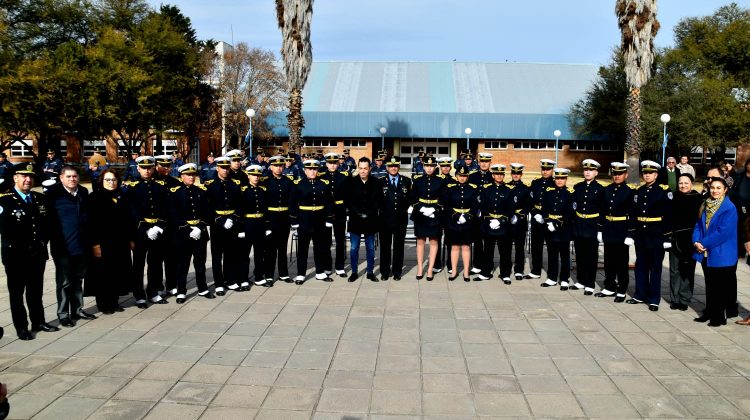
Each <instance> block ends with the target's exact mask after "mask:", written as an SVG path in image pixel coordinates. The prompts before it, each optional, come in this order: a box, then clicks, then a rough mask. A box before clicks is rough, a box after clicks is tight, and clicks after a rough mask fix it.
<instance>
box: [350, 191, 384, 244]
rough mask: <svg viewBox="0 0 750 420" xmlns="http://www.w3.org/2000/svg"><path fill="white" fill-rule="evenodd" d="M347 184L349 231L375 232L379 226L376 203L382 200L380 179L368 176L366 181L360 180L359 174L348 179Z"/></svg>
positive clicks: (378, 208) (378, 207) (366, 233)
mask: <svg viewBox="0 0 750 420" xmlns="http://www.w3.org/2000/svg"><path fill="white" fill-rule="evenodd" d="M347 186H348V188H347V193H348V194H347V196H346V207H347V209H348V211H349V232H352V233H360V234H365V235H368V234H372V233H376V232H377V231H378V228H379V227H380V223H379V220H378V217H379V216H380V214H379V213H380V211H379V210H380V206H379V205H378V203H380V202H381V201H383V190H382V187H381V180H379V179H377V178H373V177H372V176H370V177H368V178H367V182H362V179H361V178H360V177H359V176H355V177H354V178H352V179H350V180H349V183H348V184H347Z"/></svg>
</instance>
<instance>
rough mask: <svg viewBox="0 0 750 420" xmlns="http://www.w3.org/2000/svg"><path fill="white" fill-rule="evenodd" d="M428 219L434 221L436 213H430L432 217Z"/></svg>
mask: <svg viewBox="0 0 750 420" xmlns="http://www.w3.org/2000/svg"><path fill="white" fill-rule="evenodd" d="M427 217H429V218H430V219H434V218H435V213H430V215H429V216H427Z"/></svg>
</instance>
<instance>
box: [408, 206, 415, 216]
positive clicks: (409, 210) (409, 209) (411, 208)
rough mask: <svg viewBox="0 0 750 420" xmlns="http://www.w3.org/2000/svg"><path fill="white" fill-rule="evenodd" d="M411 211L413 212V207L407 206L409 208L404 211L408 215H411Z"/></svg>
mask: <svg viewBox="0 0 750 420" xmlns="http://www.w3.org/2000/svg"><path fill="white" fill-rule="evenodd" d="M413 211H414V207H412V206H409V208H408V209H406V212H407V213H409V214H411V213H412V212H413Z"/></svg>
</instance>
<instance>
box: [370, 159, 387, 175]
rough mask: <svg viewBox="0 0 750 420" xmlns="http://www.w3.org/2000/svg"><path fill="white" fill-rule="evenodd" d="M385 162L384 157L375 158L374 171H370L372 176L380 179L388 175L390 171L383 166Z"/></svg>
mask: <svg viewBox="0 0 750 420" xmlns="http://www.w3.org/2000/svg"><path fill="white" fill-rule="evenodd" d="M384 160H385V156H384V155H378V157H376V158H375V165H373V167H372V170H370V175H371V176H372V177H374V178H378V179H380V178H383V177H384V176H385V175H386V174H387V173H388V171H387V170H386V169H385V165H384V164H383V161H384Z"/></svg>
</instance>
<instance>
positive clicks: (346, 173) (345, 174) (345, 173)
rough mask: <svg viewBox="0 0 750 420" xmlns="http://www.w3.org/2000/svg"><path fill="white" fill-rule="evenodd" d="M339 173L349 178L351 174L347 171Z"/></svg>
mask: <svg viewBox="0 0 750 420" xmlns="http://www.w3.org/2000/svg"><path fill="white" fill-rule="evenodd" d="M339 172H340V173H341V174H343V175H344V176H349V172H347V171H339Z"/></svg>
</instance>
